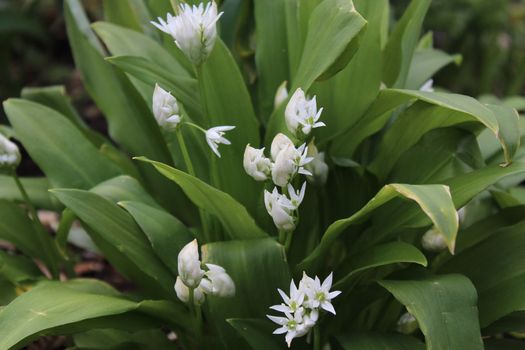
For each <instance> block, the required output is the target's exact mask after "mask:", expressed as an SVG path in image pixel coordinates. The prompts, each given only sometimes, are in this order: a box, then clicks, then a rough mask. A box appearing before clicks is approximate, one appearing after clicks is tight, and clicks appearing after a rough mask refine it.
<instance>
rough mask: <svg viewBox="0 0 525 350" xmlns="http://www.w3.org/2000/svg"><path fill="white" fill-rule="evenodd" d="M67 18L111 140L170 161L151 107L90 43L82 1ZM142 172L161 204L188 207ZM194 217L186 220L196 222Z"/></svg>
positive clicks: (68, 7) (69, 4) (73, 2)
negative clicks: (106, 123)
mask: <svg viewBox="0 0 525 350" xmlns="http://www.w3.org/2000/svg"><path fill="white" fill-rule="evenodd" d="M64 17H65V19H66V27H67V32H68V38H69V42H70V45H71V49H72V51H73V57H74V59H75V64H76V67H77V69H78V70H79V71H80V72H81V75H82V78H83V81H84V86H85V88H86V90H87V91H88V92H89V94H90V95H91V97H92V98H93V100H94V101H95V103H96V104H97V106H98V107H99V108H100V110H101V111H102V112H103V114H104V116H105V117H106V119H107V121H108V126H109V134H110V135H111V137H112V138H113V139H114V140H116V141H117V142H119V143H120V144H121V145H122V146H123V147H124V148H125V149H126V150H127V151H129V152H130V153H131V154H133V155H145V156H148V157H151V158H154V159H157V160H159V161H163V162H170V160H171V157H170V154H169V151H168V148H167V146H166V144H165V143H164V142H163V138H162V134H161V132H160V130H159V127H158V126H157V124H156V122H155V118H154V117H153V115H152V113H151V111H150V110H149V108H148V106H147V105H146V103H145V102H144V100H143V99H142V98H141V96H140V95H139V93H138V92H137V91H136V89H135V88H134V87H133V86H132V84H131V83H130V82H129V80H128V79H127V78H126V76H125V75H124V74H123V73H121V72H118V71H116V69H115V68H114V67H113V66H112V65H111V64H109V63H108V62H106V61H105V60H104V57H103V53H102V52H101V51H100V50H97V47H96V45H95V46H94V44H93V42H92V40H90V38H91V37H94V33H93V32H92V31H91V29H90V28H89V27H87V28H86V27H84V23H87V18H86V15H85V13H84V12H83V9H82V6H81V4H80V2H79V1H78V0H67V1H66V2H65V9H64ZM95 39H96V38H95ZM139 170H140V172H141V174H142V175H143V176H144V178H145V179H146V187H147V188H148V189H150V190H151V191H153V192H154V193H155V194H156V195H157V197H158V199H159V201H160V202H161V204H163V205H165V206H166V207H168V208H172V209H175V208H176V207H178V206H184V205H186V203H187V199H186V198H184V197H183V196H182V194H181V193H179V192H176V190H175V189H174V188H173V186H171V187H170V186H169V185H168V182H167V181H165V180H164V179H162V177H161V176H159V175H158V174H157V173H156V172H154V171H152V170H151V169H147V168H146V167H143V168H141V169H139ZM193 215H194V214H192V216H187V217H185V219H186V220H189V221H192V220H194V216H193Z"/></svg>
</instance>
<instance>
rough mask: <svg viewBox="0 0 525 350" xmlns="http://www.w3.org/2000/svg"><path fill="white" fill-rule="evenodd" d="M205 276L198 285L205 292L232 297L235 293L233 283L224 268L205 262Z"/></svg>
mask: <svg viewBox="0 0 525 350" xmlns="http://www.w3.org/2000/svg"><path fill="white" fill-rule="evenodd" d="M206 266H207V267H208V269H209V270H208V271H206V278H203V279H202V281H201V285H200V287H201V288H202V290H203V291H204V293H206V294H210V295H216V296H219V297H232V296H234V295H235V284H234V283H233V280H232V279H231V277H230V275H228V273H227V272H226V270H225V269H224V268H223V267H221V266H219V265H215V264H206Z"/></svg>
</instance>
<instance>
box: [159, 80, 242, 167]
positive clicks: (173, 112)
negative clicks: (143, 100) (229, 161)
mask: <svg viewBox="0 0 525 350" xmlns="http://www.w3.org/2000/svg"><path fill="white" fill-rule="evenodd" d="M151 109H152V110H153V115H154V116H155V120H156V121H157V124H158V125H159V126H160V127H161V128H162V129H163V130H167V131H170V130H176V129H177V127H178V126H179V125H180V124H181V122H182V121H183V117H182V111H181V108H180V107H179V103H178V101H177V99H176V98H175V97H174V96H172V95H171V93H169V92H168V91H166V90H164V89H163V88H161V87H160V86H159V85H158V84H156V85H155V90H154V91H153V98H152V106H151ZM185 124H187V125H189V126H192V127H195V128H197V129H199V130H200V131H202V132H203V133H204V135H205V136H206V142H207V143H208V146H210V149H211V150H212V151H213V153H215V154H216V155H217V157H219V158H220V157H221V154H220V153H219V144H221V143H222V144H225V145H229V144H231V142H230V141H228V140H227V139H226V138H225V137H224V134H225V132H226V131H229V130H233V129H235V126H229V125H225V126H215V127H213V128H210V129H208V130H205V129H203V128H201V127H200V126H198V125H195V124H193V123H188V122H186V123H185Z"/></svg>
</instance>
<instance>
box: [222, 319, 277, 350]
mask: <svg viewBox="0 0 525 350" xmlns="http://www.w3.org/2000/svg"><path fill="white" fill-rule="evenodd" d="M226 321H227V322H228V323H229V324H230V325H231V326H232V327H233V328H235V330H236V331H237V333H239V334H240V335H241V336H242V337H243V338H244V340H245V341H246V342H247V343H248V344H249V345H250V347H251V348H252V349H253V350H268V349H285V348H286V347H285V346H284V344H285V343H284V341H283V339H282V336H277V335H274V334H272V332H273V331H274V330H275V329H274V328H275V327H274V326H273V325H272V323H271V322H268V321H266V320H259V319H253V318H230V319H228V320H226Z"/></svg>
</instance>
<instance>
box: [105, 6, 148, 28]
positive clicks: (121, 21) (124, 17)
mask: <svg viewBox="0 0 525 350" xmlns="http://www.w3.org/2000/svg"><path fill="white" fill-rule="evenodd" d="M102 5H103V6H104V18H105V19H106V20H107V21H109V22H113V23H116V24H118V25H121V26H123V27H127V28H130V29H133V30H135V31H139V32H140V31H141V29H142V28H141V26H140V22H139V19H138V18H137V14H136V13H135V11H133V8H132V6H131V1H113V0H104V1H103V2H102Z"/></svg>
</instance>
